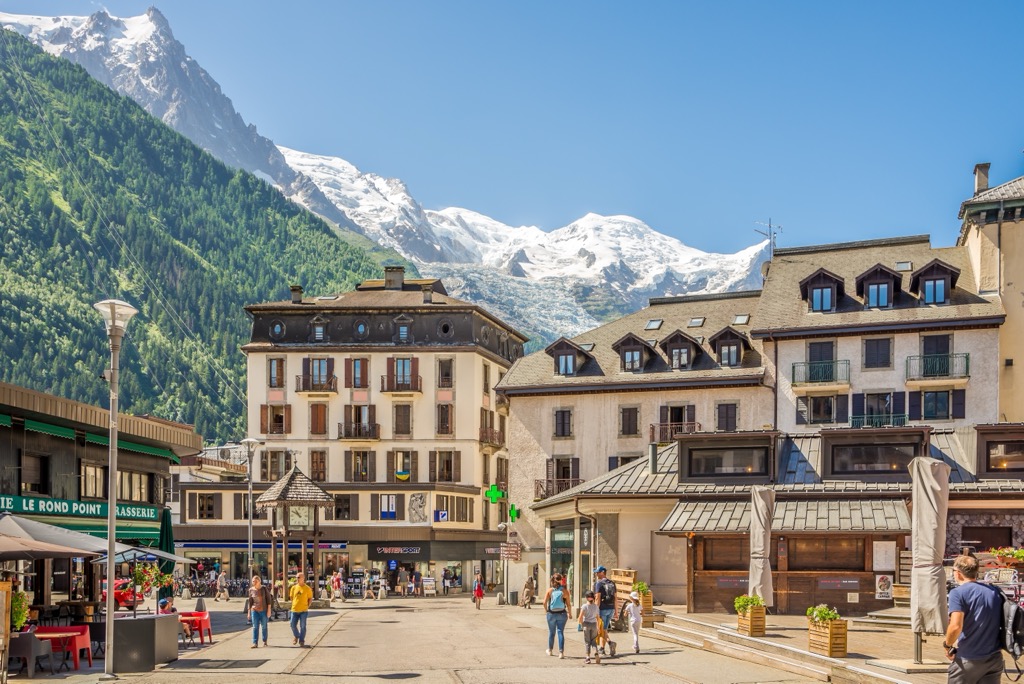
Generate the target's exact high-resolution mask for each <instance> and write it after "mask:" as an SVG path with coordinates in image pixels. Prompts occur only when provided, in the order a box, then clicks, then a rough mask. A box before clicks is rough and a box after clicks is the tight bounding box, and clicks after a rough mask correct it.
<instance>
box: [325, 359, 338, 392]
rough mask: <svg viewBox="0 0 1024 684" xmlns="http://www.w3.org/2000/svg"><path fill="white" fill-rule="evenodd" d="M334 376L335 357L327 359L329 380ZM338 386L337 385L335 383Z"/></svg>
mask: <svg viewBox="0 0 1024 684" xmlns="http://www.w3.org/2000/svg"><path fill="white" fill-rule="evenodd" d="M333 377H334V359H327V380H328V381H330V379H331V378H333ZM335 387H337V385H335Z"/></svg>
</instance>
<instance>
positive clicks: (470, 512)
mask: <svg viewBox="0 0 1024 684" xmlns="http://www.w3.org/2000/svg"><path fill="white" fill-rule="evenodd" d="M474 508H476V499H472V498H471V499H470V500H469V522H473V509H474Z"/></svg>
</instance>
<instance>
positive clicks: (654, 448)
mask: <svg viewBox="0 0 1024 684" xmlns="http://www.w3.org/2000/svg"><path fill="white" fill-rule="evenodd" d="M647 474H648V475H657V474H658V445H657V444H655V443H654V442H651V443H650V444H648V445H647Z"/></svg>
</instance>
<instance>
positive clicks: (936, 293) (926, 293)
mask: <svg viewBox="0 0 1024 684" xmlns="http://www.w3.org/2000/svg"><path fill="white" fill-rule="evenodd" d="M922 290H923V294H922V299H923V301H924V303H925V304H945V303H946V301H947V298H946V279H945V278H929V279H928V280H925V281H924V287H923V288H922Z"/></svg>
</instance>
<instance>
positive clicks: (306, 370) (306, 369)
mask: <svg viewBox="0 0 1024 684" xmlns="http://www.w3.org/2000/svg"><path fill="white" fill-rule="evenodd" d="M302 377H303V378H308V377H309V359H308V358H305V359H302Z"/></svg>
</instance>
